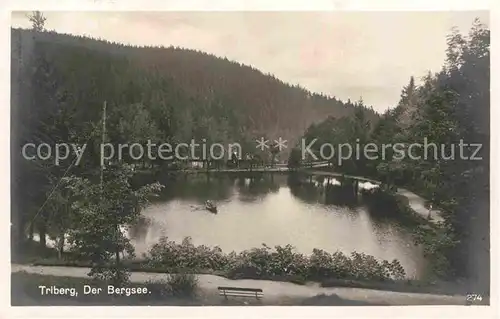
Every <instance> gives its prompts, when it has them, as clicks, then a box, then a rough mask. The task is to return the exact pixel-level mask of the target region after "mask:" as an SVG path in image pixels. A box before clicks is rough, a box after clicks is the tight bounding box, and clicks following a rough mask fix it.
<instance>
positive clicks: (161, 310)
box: [0, 0, 500, 318]
mask: <svg viewBox="0 0 500 319" xmlns="http://www.w3.org/2000/svg"><path fill="white" fill-rule="evenodd" d="M492 3H493V2H490V1H482V0H481V1H480V0H474V1H471V0H450V1H444V0H441V1H439V2H438V0H409V1H403V0H390V1H389V0H386V1H381V0H379V1H373V0H363V1H361V0H352V1H349V2H348V1H334V0H316V1H313V0H303V1H302V0H301V1H299V0H284V1H278V0H274V1H271V0H259V1H255V0H254V1H244V0H226V1H223V0H212V1H201V0H198V1H194V0H191V1H188V0H177V1H166V0H163V1H161V0H156V1H154V0H149V1H146V0H142V1H137V0H100V1H98V0H95V1H89V0H50V1H49V0H47V1H42V0H32V1H21V0H11V1H8V3H6V4H2V9H3V10H2V15H1V17H2V26H3V28H1V30H2V31H1V41H2V44H3V45H2V47H3V48H9V47H10V25H11V24H10V11H13V10H26V11H31V10H35V9H36V10H42V11H43V10H46V11H48V10H52V11H55V10H57V11H77V10H78V11H105V10H115V11H116V10H121V11H155V10H170V11H243V10H246V11H320V10H328V11H330V10H358V11H361V10H362V11H374V10H377V11H413V10H418V11H438V10H467V11H471V10H488V9H495V10H492V16H491V18H490V24H491V30H492V45H491V47H492V52H493V55H492V61H491V62H492V64H491V69H492V70H498V69H499V68H498V67H499V61H498V59H497V55H496V54H495V53H496V49H497V47H498V46H497V44H498V41H496V34H497V31H498V30H500V29H499V22H498V21H496V20H495V19H494V18H495V17H497V18H498V15H497V14H496V12H497V11H496V8H493V7H492ZM0 56H1V66H2V68H1V69H2V71H4V72H2V78H1V82H2V84H3V85H2V90H1V91H0V99H1V107H0V110H1V111H0V112H2V113H1V114H0V118H1V120H2V122H3V123H2V125H0V130H1V133H0V141H1V147H2V150H3V152H2V156H1V157H0V158H1V161H2V165H1V174H2V175H1V177H2V178H1V188H0V196H1V198H0V202H2V203H6V204H7V203H9V204H10V180H9V178H8V177H9V175H10V157H9V156H8V154H9V152H10V123H9V122H10V112H9V110H10V108H9V105H10V50H8V49H7V50H2V53H1V54H0ZM491 74H492V78H491V87H492V90H491V92H492V95H491V105H493V106H495V105H497V104H498V102H499V99H498V92H499V90H498V89H500V87H499V85H498V84H499V77H498V76H497V75H496V74H495V72H491ZM499 115H500V114H499V112H498V108H496V107H491V121H492V123H493V121H494V119H496V118H498V116H499ZM498 135H499V132H498V125H492V127H491V146H492V147H491V151H492V153H491V154H492V155H491V156H492V160H491V165H492V166H491V211H492V212H498V211H499V208H500V207H499V199H498V196H494V195H495V194H496V193H497V192H496V191H497V189H498V177H499V172H498V171H497V169H496V167H495V166H494V163H495V160H494V159H496V158H498V155H499V153H498V147H497V146H498V141H499V137H498ZM0 218H2V225H4V229H5V230H7V227H8V228H9V231H10V205H4V207H3V210H2V214H1V217H0ZM9 231H4V232H1V234H0V236H2V238H0V239H1V240H2V242H3V243H4V245H3V247H4V249H3V252H4V258H3V260H5V261H7V262H6V263H5V264H3V265H2V266H1V272H2V277H3V278H4V280H2V282H3V283H5V282H9V283H10V264H9V262H8V261H10V245H9V244H8V243H10V233H9ZM497 231H498V217H497V216H496V214H495V213H492V214H491V234H492V237H491V249H492V250H491V260H492V265H498V261H499V260H498V258H499V257H498V240H497V238H496V233H497ZM497 268H498V266H496V267H494V266H492V267H491V278H492V286H491V296H492V298H491V305H492V306H491V307H472V306H469V307H465V306H406V307H247V308H243V307H79V308H81V309H75V307H14V308H13V307H10V289H0V294H1V295H0V297H1V298H2V301H4V304H3V305H4V306H5V307H2V310H1V311H0V317H2V318H3V317H4V315H7V314H8V317H23V318H24V317H37V318H46V317H51V318H70V317H82V318H83V317H85V318H97V316H98V314H101V315H100V316H105V317H117V318H131V317H139V318H140V317H145V318H146V317H171V318H191V317H204V318H206V317H213V318H221V317H225V318H237V317H240V318H241V317H269V318H270V317H273V318H312V317H315V318H330V317H351V318H366V317H370V318H375V317H392V316H396V317H407V318H422V317H436V318H442V317H452V316H453V318H493V317H496V316H495V315H494V313H498V302H499V301H500V300H499V299H498V297H499V295H498V287H497V285H496V283H497V281H498V273H497V272H498V271H497ZM9 286H10V285H9ZM4 287H5V284H4ZM242 310H243V311H242ZM242 314H244V315H242Z"/></svg>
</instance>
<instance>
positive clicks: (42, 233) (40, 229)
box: [38, 221, 47, 248]
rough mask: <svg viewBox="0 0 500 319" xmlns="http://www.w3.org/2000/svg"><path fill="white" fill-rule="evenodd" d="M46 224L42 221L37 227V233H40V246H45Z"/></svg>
mask: <svg viewBox="0 0 500 319" xmlns="http://www.w3.org/2000/svg"><path fill="white" fill-rule="evenodd" d="M46 226H47V225H45V221H42V222H41V224H40V226H39V227H38V234H39V235H40V247H41V248H47V238H46V236H47V227H46Z"/></svg>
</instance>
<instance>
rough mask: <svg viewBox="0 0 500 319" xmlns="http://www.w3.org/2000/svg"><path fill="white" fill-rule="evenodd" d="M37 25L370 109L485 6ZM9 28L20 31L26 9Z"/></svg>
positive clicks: (429, 63) (128, 17)
mask: <svg viewBox="0 0 500 319" xmlns="http://www.w3.org/2000/svg"><path fill="white" fill-rule="evenodd" d="M44 15H45V16H46V18H47V21H46V28H47V29H48V30H55V31H57V32H59V33H70V34H79V35H88V36H91V37H96V38H97V37H98V38H103V39H107V40H110V41H116V42H122V43H129V44H136V45H164V46H170V45H173V46H179V47H184V48H189V49H197V50H201V51H205V52H208V53H212V54H215V55H216V56H220V57H227V58H228V59H230V60H235V61H238V62H240V63H244V64H247V65H252V66H254V67H256V68H257V69H259V70H261V71H262V72H264V73H271V74H274V75H275V76H276V77H277V78H279V79H281V80H283V81H285V82H288V83H290V84H299V85H301V86H302V87H304V88H306V89H308V90H310V91H312V92H317V93H323V94H326V95H330V96H335V97H337V98H339V99H341V100H344V101H345V100H347V99H351V100H353V101H355V100H358V99H359V98H360V97H362V98H363V101H364V102H365V104H367V105H371V106H373V108H374V109H375V110H376V111H378V112H383V111H385V110H387V109H388V108H391V107H394V106H395V105H396V104H397V102H398V100H399V96H400V93H401V90H402V88H403V86H404V85H406V84H407V83H408V82H409V79H410V76H412V75H413V76H415V78H416V80H418V79H419V78H421V77H423V76H424V75H426V74H427V73H428V71H439V70H440V69H441V67H442V65H443V63H444V59H445V50H446V36H447V34H449V32H450V30H451V28H452V27H457V28H458V29H459V30H461V31H462V32H463V33H467V32H468V30H469V29H470V26H471V25H472V22H473V20H474V18H475V17H479V18H480V20H481V21H482V22H483V23H485V24H487V25H488V24H489V14H488V12H486V11H476V12H473V11H440V12H429V11H420V12H394V11H393V12H380V11H379V12H374V11H372V12H369V11H367V12H361V11H358V12H356V11H351V12H345V11H344V12H339V11H337V12H334V11H330V12H326V11H325V12H155V11H152V12H144V11H140V12H119V11H108V12H85V11H78V12H77V11H73V12H61V11H45V12H44ZM12 26H13V27H22V28H29V27H30V22H29V21H28V18H26V12H13V14H12Z"/></svg>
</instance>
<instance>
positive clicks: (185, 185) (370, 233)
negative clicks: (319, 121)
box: [129, 173, 423, 276]
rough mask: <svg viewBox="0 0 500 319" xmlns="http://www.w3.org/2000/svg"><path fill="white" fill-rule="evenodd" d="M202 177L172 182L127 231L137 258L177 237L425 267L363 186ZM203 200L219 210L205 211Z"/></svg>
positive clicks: (412, 269) (411, 270) (305, 179)
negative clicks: (376, 212)
mask: <svg viewBox="0 0 500 319" xmlns="http://www.w3.org/2000/svg"><path fill="white" fill-rule="evenodd" d="M205 175H206V174H199V175H192V176H188V177H182V176H181V177H179V176H178V177H176V178H175V179H172V178H171V179H170V180H169V181H168V183H165V182H164V183H165V184H166V185H167V188H166V189H165V191H164V193H163V194H162V196H161V198H160V200H159V201H158V202H156V203H154V204H153V205H152V206H151V207H149V208H148V209H146V210H145V211H144V212H143V215H144V220H143V221H142V222H141V223H140V225H136V226H135V229H134V230H132V231H130V233H129V236H130V237H131V238H132V239H133V243H134V245H135V247H136V251H137V253H138V255H140V254H141V253H142V252H145V251H147V249H148V248H149V247H150V246H151V245H152V244H154V243H156V242H157V241H158V240H159V238H160V237H161V236H168V237H169V239H171V240H175V241H178V242H181V241H182V240H183V239H184V237H187V236H190V237H192V239H193V243H194V244H197V245H201V244H205V245H209V246H215V245H217V246H220V247H221V248H222V249H223V250H224V251H227V252H229V251H233V250H234V251H242V250H245V249H249V248H253V247H259V246H261V244H262V243H266V244H267V245H269V246H274V245H286V244H291V245H293V246H295V247H296V248H297V250H298V251H300V252H302V253H305V254H310V253H311V252H312V250H313V248H321V249H324V250H327V251H330V252H334V251H336V250H341V251H343V252H344V253H350V252H352V251H357V252H364V253H367V254H371V255H373V256H375V257H376V258H380V259H389V260H392V259H394V258H396V259H399V260H400V261H401V264H402V265H403V267H404V268H405V270H406V272H407V273H408V274H409V275H410V276H417V275H418V274H419V269H421V267H422V265H423V258H422V254H421V252H420V251H419V249H418V248H417V247H414V245H413V243H412V240H411V238H410V236H409V234H407V233H406V232H404V231H402V230H401V229H400V228H399V227H397V223H395V222H394V221H389V220H385V221H383V222H381V221H377V220H376V219H374V218H373V216H372V215H371V214H370V210H369V209H368V207H367V203H366V202H365V201H364V200H363V196H360V189H362V188H364V187H365V186H366V185H359V184H354V183H352V181H347V182H346V181H339V180H337V179H332V178H320V177H318V178H314V177H309V176H299V175H294V174H262V173H261V174H246V175H231V174H228V175H217V176H211V177H209V178H208V177H207V176H205ZM205 200H212V201H214V202H215V203H216V204H217V206H218V214H217V215H214V214H210V213H208V212H206V211H205V210H204V209H203V205H202V204H203V203H204V201H205Z"/></svg>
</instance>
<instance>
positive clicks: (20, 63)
mask: <svg viewBox="0 0 500 319" xmlns="http://www.w3.org/2000/svg"><path fill="white" fill-rule="evenodd" d="M11 39H12V47H11V48H12V51H11V52H12V57H11V61H12V67H11V72H12V86H11V92H12V94H11V95H12V117H11V120H12V163H13V166H12V184H13V188H12V202H13V203H14V204H13V211H12V214H13V222H14V229H13V230H14V231H13V232H14V233H16V234H17V235H19V236H24V235H23V234H24V233H25V232H28V233H29V234H33V232H34V231H36V232H39V233H41V234H45V233H47V232H49V233H50V232H51V230H50V229H47V228H48V227H49V226H50V225H49V224H50V218H49V217H48V216H49V215H50V213H49V212H47V211H48V210H50V209H49V208H48V207H45V206H43V205H45V204H44V203H45V201H46V199H47V198H48V197H50V194H51V190H52V189H53V188H54V186H55V185H56V183H57V182H58V180H59V179H60V178H61V177H62V176H64V174H65V172H67V169H68V168H69V167H70V166H71V161H72V159H71V158H70V159H68V160H66V161H63V162H62V163H59V165H58V166H56V165H54V163H53V162H50V161H27V160H25V159H24V158H23V157H22V156H21V148H22V146H23V145H25V144H26V143H35V144H40V143H48V144H51V145H54V144H55V143H61V142H64V143H76V144H79V145H82V144H88V145H89V147H87V149H86V150H85V157H84V158H83V159H82V162H80V163H79V165H78V166H77V167H71V172H70V174H72V175H75V176H94V177H96V176H99V173H98V171H99V169H100V166H99V162H98V160H99V158H98V156H97V152H98V151H99V148H98V144H99V143H101V133H102V130H101V127H100V126H101V117H102V113H103V112H102V109H103V103H104V101H106V102H107V123H106V126H107V128H106V142H110V143H127V144H128V145H131V144H133V143H140V144H143V145H144V144H146V142H147V141H148V140H151V141H152V142H153V143H170V144H172V145H175V144H176V143H180V142H184V143H189V142H190V141H191V139H195V140H196V141H197V142H200V141H202V140H203V139H206V140H207V142H208V143H210V142H222V143H229V142H230V143H236V142H238V143H240V144H241V145H242V147H243V152H245V153H252V152H255V151H256V149H255V139H257V138H259V137H261V136H266V137H268V138H278V137H282V138H284V139H287V140H288V141H289V142H288V143H289V145H290V144H293V143H294V142H295V141H297V139H298V137H300V136H301V135H302V133H303V131H304V129H305V128H307V126H309V125H310V124H311V123H313V122H317V121H321V120H322V119H324V118H326V117H328V116H334V117H343V116H348V115H350V114H352V113H353V112H354V111H355V109H359V110H361V111H362V112H363V113H364V114H365V115H366V117H367V118H370V119H372V120H374V121H376V120H377V119H378V115H377V114H376V113H375V112H374V111H373V110H372V109H371V108H366V107H363V106H360V105H357V104H356V103H351V102H350V101H348V102H346V103H343V102H341V101H339V100H337V99H335V98H333V97H326V96H322V95H318V94H314V93H311V92H308V91H307V90H305V89H303V88H301V87H298V86H291V85H288V84H286V83H283V82H282V81H280V80H278V79H276V78H275V77H273V76H272V75H266V74H263V73H262V72H261V71H259V70H256V69H255V68H252V67H249V66H245V65H241V64H239V63H237V62H233V61H229V60H227V59H222V58H218V57H215V56H213V55H210V54H208V53H204V52H197V51H192V50H187V49H181V48H174V47H169V48H163V47H133V46H125V45H122V44H118V43H110V42H107V41H103V40H97V39H91V38H86V37H79V36H73V35H63V34H58V33H55V32H47V31H44V30H43V21H41V23H40V27H39V28H38V27H36V25H35V27H34V29H33V30H23V29H12V32H11ZM332 76H333V75H332ZM355 98H356V99H357V98H358V97H355ZM52 155H53V154H52ZM282 158H284V157H282ZM285 158H286V157H285ZM128 160H130V159H128ZM149 164H152V163H149ZM155 164H163V163H155ZM40 207H41V208H40ZM33 216H35V217H36V218H34V217H33ZM31 220H35V223H32V222H28V221H31ZM26 227H28V228H30V230H29V231H28V230H27V229H25V228H26ZM49 228H50V227H49ZM43 241H44V236H42V244H43V245H44V244H45V243H44V242H43Z"/></svg>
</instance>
